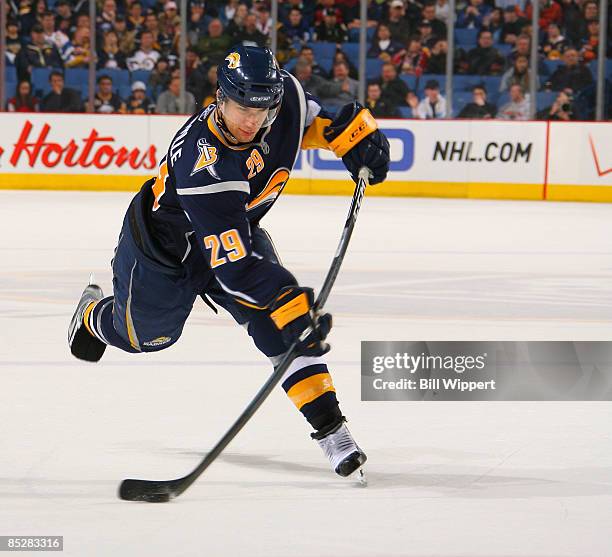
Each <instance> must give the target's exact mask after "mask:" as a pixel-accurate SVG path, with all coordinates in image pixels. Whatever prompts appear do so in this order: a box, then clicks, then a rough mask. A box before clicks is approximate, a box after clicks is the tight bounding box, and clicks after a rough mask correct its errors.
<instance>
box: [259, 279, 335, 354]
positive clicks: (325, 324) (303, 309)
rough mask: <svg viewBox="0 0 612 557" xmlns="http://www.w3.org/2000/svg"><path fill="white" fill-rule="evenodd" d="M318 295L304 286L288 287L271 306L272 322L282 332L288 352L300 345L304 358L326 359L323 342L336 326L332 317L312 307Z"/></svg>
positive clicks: (326, 350) (326, 348)
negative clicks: (332, 327) (315, 295)
mask: <svg viewBox="0 0 612 557" xmlns="http://www.w3.org/2000/svg"><path fill="white" fill-rule="evenodd" d="M313 303H314V291H313V290H312V288H304V287H302V286H286V287H285V288H283V289H282V290H281V291H280V292H279V294H278V296H277V297H276V298H275V299H274V300H273V302H272V303H271V304H270V319H272V321H273V322H274V325H275V326H276V328H277V329H279V330H280V332H281V335H282V338H283V342H284V343H285V346H286V347H287V349H288V348H289V347H290V346H291V345H292V344H293V343H294V342H296V341H297V349H298V353H299V354H300V355H302V356H322V355H323V354H325V353H326V352H329V344H327V343H326V342H323V341H324V340H325V338H326V337H327V335H328V333H329V330H330V329H331V326H332V317H331V315H330V314H329V313H320V312H318V311H315V310H314V309H313V307H312V305H313Z"/></svg>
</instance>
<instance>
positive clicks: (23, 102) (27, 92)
mask: <svg viewBox="0 0 612 557" xmlns="http://www.w3.org/2000/svg"><path fill="white" fill-rule="evenodd" d="M38 104H39V101H38V98H36V97H35V96H34V95H32V86H31V85H30V82H29V81H26V80H22V81H20V82H19V83H18V84H17V87H16V88H15V96H14V97H11V98H10V99H9V100H8V103H7V105H6V109H7V110H8V111H9V112H38Z"/></svg>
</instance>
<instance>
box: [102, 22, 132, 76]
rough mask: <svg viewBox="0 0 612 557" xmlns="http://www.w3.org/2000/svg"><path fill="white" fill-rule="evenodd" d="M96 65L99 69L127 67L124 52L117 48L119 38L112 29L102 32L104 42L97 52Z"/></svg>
mask: <svg viewBox="0 0 612 557" xmlns="http://www.w3.org/2000/svg"><path fill="white" fill-rule="evenodd" d="M96 67H97V69H99V70H102V69H108V70H117V69H119V70H125V69H127V62H126V58H125V54H123V52H121V50H119V38H118V37H117V33H116V32H115V31H114V30H112V29H111V30H110V31H107V32H106V33H105V34H104V43H103V45H102V49H101V50H100V51H99V52H98V64H97V66H96Z"/></svg>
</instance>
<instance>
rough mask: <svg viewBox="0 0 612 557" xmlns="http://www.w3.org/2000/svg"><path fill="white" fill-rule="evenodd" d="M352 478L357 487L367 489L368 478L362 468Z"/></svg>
mask: <svg viewBox="0 0 612 557" xmlns="http://www.w3.org/2000/svg"><path fill="white" fill-rule="evenodd" d="M354 477H355V479H356V480H357V487H368V477H367V476H366V473H365V470H364V469H363V468H359V470H357V472H356V473H355V476H354Z"/></svg>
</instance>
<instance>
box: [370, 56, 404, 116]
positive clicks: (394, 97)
mask: <svg viewBox="0 0 612 557" xmlns="http://www.w3.org/2000/svg"><path fill="white" fill-rule="evenodd" d="M377 82H378V84H379V85H380V88H381V90H382V97H381V98H382V99H383V100H384V101H385V102H386V103H387V104H388V105H390V106H393V107H398V106H406V105H407V104H408V94H409V93H410V89H409V88H408V85H406V83H404V81H402V80H401V79H400V78H399V77H397V70H396V69H395V66H394V65H393V64H391V63H390V62H386V63H384V64H383V66H382V69H381V72H380V79H378V81H377Z"/></svg>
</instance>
